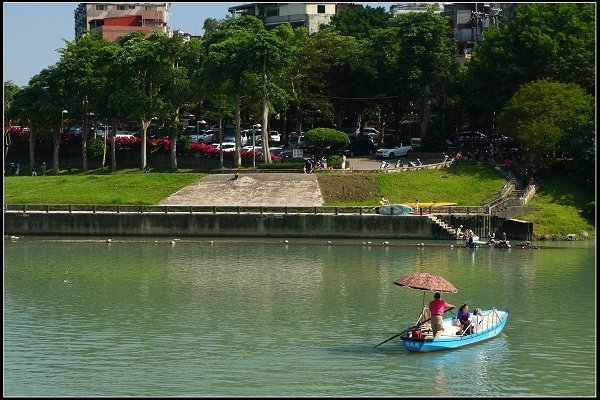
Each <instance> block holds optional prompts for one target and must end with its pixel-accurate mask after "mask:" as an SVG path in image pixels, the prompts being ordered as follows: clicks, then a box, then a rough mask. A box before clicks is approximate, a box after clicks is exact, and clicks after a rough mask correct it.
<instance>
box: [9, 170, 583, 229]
mask: <svg viewBox="0 0 600 400" xmlns="http://www.w3.org/2000/svg"><path fill="white" fill-rule="evenodd" d="M205 175H206V173H201V172H198V171H193V170H180V171H178V172H177V173H171V172H160V171H153V172H152V173H150V174H144V173H142V172H140V171H139V170H138V169H137V168H133V169H121V170H118V171H117V172H115V173H109V171H108V170H107V169H103V170H92V171H88V172H86V173H82V172H77V171H72V172H71V173H60V174H58V175H51V176H43V177H42V176H37V177H31V176H19V177H12V176H7V177H5V179H4V203H6V204H143V205H155V204H158V203H159V202H160V201H161V200H162V199H164V198H165V197H167V196H169V195H171V194H173V193H175V192H176V191H178V190H180V189H182V188H184V187H185V186H187V185H189V184H191V183H193V182H194V181H196V180H198V179H200V178H201V177H203V176H205ZM317 179H318V181H319V185H320V188H321V193H322V195H323V198H324V201H325V205H327V206H369V205H376V204H378V202H379V197H380V196H381V195H384V196H386V197H387V198H388V199H389V200H390V202H391V203H404V204H409V205H413V204H414V203H415V200H417V199H418V200H419V202H421V203H426V202H433V201H435V202H437V203H443V202H452V203H456V204H457V205H459V206H460V205H462V206H468V205H481V204H483V203H484V202H485V200H487V199H488V198H490V197H492V196H494V195H496V194H497V193H498V191H499V190H500V189H501V188H502V186H503V185H504V184H505V183H506V180H505V179H504V178H503V177H501V176H500V175H499V174H498V172H497V171H495V170H494V169H493V168H491V167H489V166H487V165H471V164H463V165H453V166H452V167H451V168H446V169H439V170H421V171H415V172H407V173H390V174H376V173H348V174H318V175H317ZM591 201H594V197H593V195H592V194H590V193H588V192H585V191H583V190H581V189H580V188H578V187H577V186H576V185H573V184H572V183H571V182H570V181H569V180H568V179H566V178H553V179H546V180H544V182H543V184H542V185H541V187H540V189H539V191H538V193H537V194H536V196H535V197H534V198H533V199H532V200H531V201H530V202H529V203H528V206H529V207H530V208H531V209H532V210H533V211H531V212H528V213H527V214H524V215H521V216H519V218H520V219H523V220H527V221H532V222H533V223H534V233H535V234H537V235H555V236H557V237H563V236H564V235H566V234H569V233H575V234H577V235H580V234H581V232H583V231H585V232H588V233H589V235H590V236H591V237H594V236H595V226H594V221H593V219H590V218H589V217H588V218H586V217H585V216H584V215H583V213H582V210H583V209H584V208H585V205H586V204H587V203H589V202H591Z"/></svg>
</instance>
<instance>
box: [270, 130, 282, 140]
mask: <svg viewBox="0 0 600 400" xmlns="http://www.w3.org/2000/svg"><path fill="white" fill-rule="evenodd" d="M269 138H270V139H271V142H274V143H279V142H281V134H280V133H279V132H277V131H271V132H269Z"/></svg>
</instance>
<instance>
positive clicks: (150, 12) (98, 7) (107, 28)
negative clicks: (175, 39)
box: [75, 3, 171, 42]
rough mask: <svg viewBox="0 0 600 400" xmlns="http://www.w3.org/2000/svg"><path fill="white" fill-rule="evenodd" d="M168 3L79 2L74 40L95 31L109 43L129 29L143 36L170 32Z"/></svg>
mask: <svg viewBox="0 0 600 400" xmlns="http://www.w3.org/2000/svg"><path fill="white" fill-rule="evenodd" d="M170 4H171V3H80V4H79V5H78V6H77V8H76V9H75V39H78V38H79V37H81V35H83V34H84V33H85V32H88V31H96V32H98V33H100V35H101V36H102V37H103V38H104V39H106V40H109V41H111V42H113V41H115V40H117V38H118V37H119V36H121V35H124V34H126V33H129V32H143V33H144V34H146V36H148V35H150V33H152V32H153V31H156V30H160V31H163V32H167V33H169V27H168V18H169V7H170Z"/></svg>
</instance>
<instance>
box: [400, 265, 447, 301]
mask: <svg viewBox="0 0 600 400" xmlns="http://www.w3.org/2000/svg"><path fill="white" fill-rule="evenodd" d="M394 283H395V284H396V285H398V286H407V287H409V288H413V289H419V290H423V307H425V290H430V291H432V292H443V293H456V292H458V289H457V288H455V287H454V285H453V284H451V283H450V282H448V281H447V280H446V279H444V278H442V277H441V276H439V275H432V274H428V273H427V272H415V273H412V274H410V275H406V276H401V277H400V278H398V279H396V280H395V281H394Z"/></svg>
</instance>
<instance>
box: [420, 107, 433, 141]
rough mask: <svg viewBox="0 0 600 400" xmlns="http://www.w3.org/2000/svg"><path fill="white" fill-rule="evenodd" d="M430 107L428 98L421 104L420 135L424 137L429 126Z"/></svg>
mask: <svg viewBox="0 0 600 400" xmlns="http://www.w3.org/2000/svg"><path fill="white" fill-rule="evenodd" d="M430 112H431V109H430V107H429V100H426V101H425V104H424V105H423V110H422V112H421V115H422V120H421V137H422V138H424V137H425V135H427V128H428V126H429V115H430Z"/></svg>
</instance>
